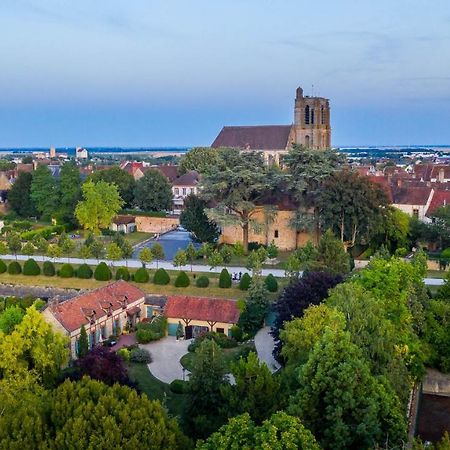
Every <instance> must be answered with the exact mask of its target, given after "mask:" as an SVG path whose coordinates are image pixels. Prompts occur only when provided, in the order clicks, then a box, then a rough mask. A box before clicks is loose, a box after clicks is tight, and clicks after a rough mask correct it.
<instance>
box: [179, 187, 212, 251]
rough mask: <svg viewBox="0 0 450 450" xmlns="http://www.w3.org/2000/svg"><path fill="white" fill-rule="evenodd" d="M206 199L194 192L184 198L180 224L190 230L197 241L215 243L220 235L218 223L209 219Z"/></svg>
mask: <svg viewBox="0 0 450 450" xmlns="http://www.w3.org/2000/svg"><path fill="white" fill-rule="evenodd" d="M205 209H206V201H205V200H203V199H201V198H200V197H197V196H196V195H194V194H191V195H189V196H188V197H187V198H186V199H185V200H184V209H183V212H182V213H181V215H180V224H181V225H182V226H183V227H184V228H186V230H188V231H190V232H191V233H192V235H193V237H194V238H195V240H196V241H197V242H209V243H212V244H214V243H215V242H217V239H218V238H219V235H220V230H219V227H218V226H217V224H216V223H215V222H214V221H212V220H209V218H208V216H207V215H206V212H205Z"/></svg>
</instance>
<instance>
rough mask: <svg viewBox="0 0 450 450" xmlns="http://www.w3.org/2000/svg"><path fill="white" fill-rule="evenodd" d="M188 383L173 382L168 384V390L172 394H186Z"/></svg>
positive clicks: (181, 381)
mask: <svg viewBox="0 0 450 450" xmlns="http://www.w3.org/2000/svg"><path fill="white" fill-rule="evenodd" d="M188 383H189V382H188V381H183V380H173V381H172V383H170V390H171V391H172V392H173V393H174V394H186V393H187V391H188Z"/></svg>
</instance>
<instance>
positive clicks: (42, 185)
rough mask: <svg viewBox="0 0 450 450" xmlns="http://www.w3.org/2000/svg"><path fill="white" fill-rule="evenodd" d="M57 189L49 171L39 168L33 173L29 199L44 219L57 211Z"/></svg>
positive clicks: (42, 166) (45, 167)
mask: <svg viewBox="0 0 450 450" xmlns="http://www.w3.org/2000/svg"><path fill="white" fill-rule="evenodd" d="M58 194H59V193H58V187H57V184H56V181H55V179H54V178H53V175H52V173H51V172H50V169H49V168H48V167H47V166H45V165H41V166H39V167H38V168H37V169H36V170H35V171H34V172H33V179H32V181H31V194H30V196H31V199H32V201H33V203H34V206H35V208H36V210H37V211H38V213H39V214H40V215H41V216H42V217H44V218H47V219H48V218H51V217H52V216H53V215H54V214H55V212H56V211H57V209H58V203H59V195H58Z"/></svg>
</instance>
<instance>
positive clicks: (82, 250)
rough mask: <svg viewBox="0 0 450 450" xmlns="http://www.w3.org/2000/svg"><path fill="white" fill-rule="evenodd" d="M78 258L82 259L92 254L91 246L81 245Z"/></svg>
mask: <svg viewBox="0 0 450 450" xmlns="http://www.w3.org/2000/svg"><path fill="white" fill-rule="evenodd" d="M79 254H80V258H83V260H84V261H86V259H88V258H90V257H91V256H92V252H91V248H90V247H89V246H87V245H82V246H81V247H80V251H79Z"/></svg>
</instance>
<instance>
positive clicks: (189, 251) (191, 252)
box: [185, 242, 198, 272]
mask: <svg viewBox="0 0 450 450" xmlns="http://www.w3.org/2000/svg"><path fill="white" fill-rule="evenodd" d="M185 252H186V256H187V259H188V261H189V264H190V265H191V272H192V263H193V261H194V259H195V258H196V257H197V253H198V252H197V250H196V249H195V247H194V244H193V243H192V242H189V245H188V246H187V247H186V250H185Z"/></svg>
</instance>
